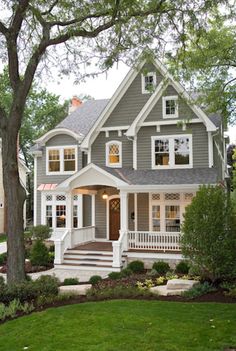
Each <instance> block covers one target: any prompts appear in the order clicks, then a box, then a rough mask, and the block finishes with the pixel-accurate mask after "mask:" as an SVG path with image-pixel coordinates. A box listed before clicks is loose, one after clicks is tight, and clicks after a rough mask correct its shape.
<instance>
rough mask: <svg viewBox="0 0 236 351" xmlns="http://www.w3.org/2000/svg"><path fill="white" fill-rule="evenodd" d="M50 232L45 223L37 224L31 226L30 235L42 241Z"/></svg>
mask: <svg viewBox="0 0 236 351" xmlns="http://www.w3.org/2000/svg"><path fill="white" fill-rule="evenodd" d="M51 232H52V230H51V228H50V227H48V226H47V225H37V226H35V227H32V228H31V230H30V235H31V237H32V238H33V239H36V240H41V241H43V240H46V239H49V238H50V236H51Z"/></svg>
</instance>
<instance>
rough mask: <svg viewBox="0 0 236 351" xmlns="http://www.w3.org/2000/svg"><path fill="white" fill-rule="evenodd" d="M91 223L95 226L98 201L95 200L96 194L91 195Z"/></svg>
mask: <svg viewBox="0 0 236 351" xmlns="http://www.w3.org/2000/svg"><path fill="white" fill-rule="evenodd" d="M91 212H92V213H91V217H92V218H91V225H92V227H95V222H96V220H95V217H96V201H95V195H91Z"/></svg>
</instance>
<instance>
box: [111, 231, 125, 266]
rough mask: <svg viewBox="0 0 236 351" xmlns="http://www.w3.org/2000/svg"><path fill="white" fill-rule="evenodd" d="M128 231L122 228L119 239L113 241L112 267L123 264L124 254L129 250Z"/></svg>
mask: <svg viewBox="0 0 236 351" xmlns="http://www.w3.org/2000/svg"><path fill="white" fill-rule="evenodd" d="M127 239H128V236H127V232H125V231H121V230H120V237H119V240H117V241H113V243H112V247H113V263H112V267H118V268H120V267H121V266H122V254H123V252H124V251H127V250H128V240H127Z"/></svg>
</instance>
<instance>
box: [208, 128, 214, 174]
mask: <svg viewBox="0 0 236 351" xmlns="http://www.w3.org/2000/svg"><path fill="white" fill-rule="evenodd" d="M208 160H209V168H211V167H213V166H214V158H213V137H212V133H211V132H208Z"/></svg>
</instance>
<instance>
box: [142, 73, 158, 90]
mask: <svg viewBox="0 0 236 351" xmlns="http://www.w3.org/2000/svg"><path fill="white" fill-rule="evenodd" d="M145 77H153V88H154V89H155V87H156V84H157V75H156V72H148V73H147V74H142V75H141V85H142V94H152V91H150V90H146V89H145Z"/></svg>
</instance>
